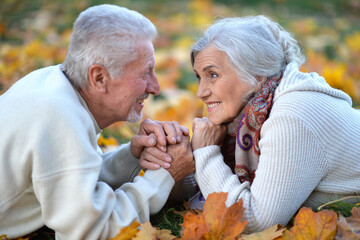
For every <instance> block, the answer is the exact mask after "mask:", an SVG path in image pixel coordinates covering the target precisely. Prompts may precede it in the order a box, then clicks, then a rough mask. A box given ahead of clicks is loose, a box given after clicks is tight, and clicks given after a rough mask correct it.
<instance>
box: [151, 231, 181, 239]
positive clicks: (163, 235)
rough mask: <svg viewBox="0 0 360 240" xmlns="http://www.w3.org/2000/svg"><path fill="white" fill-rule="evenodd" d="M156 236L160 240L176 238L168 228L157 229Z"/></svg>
mask: <svg viewBox="0 0 360 240" xmlns="http://www.w3.org/2000/svg"><path fill="white" fill-rule="evenodd" d="M156 237H157V238H158V239H160V240H174V239H175V238H176V237H175V236H174V235H172V234H171V231H170V230H168V229H161V230H157V232H156Z"/></svg>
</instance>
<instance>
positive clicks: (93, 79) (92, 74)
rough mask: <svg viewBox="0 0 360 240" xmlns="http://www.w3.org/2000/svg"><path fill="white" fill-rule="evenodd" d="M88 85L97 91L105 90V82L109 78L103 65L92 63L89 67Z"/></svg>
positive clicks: (103, 91) (102, 91)
mask: <svg viewBox="0 0 360 240" xmlns="http://www.w3.org/2000/svg"><path fill="white" fill-rule="evenodd" d="M88 74H89V83H90V86H91V87H92V88H93V89H94V90H95V91H97V92H99V93H105V92H106V84H107V82H108V80H109V74H108V72H107V70H106V69H105V67H104V66H102V65H99V64H93V65H91V66H90V67H89V71H88Z"/></svg>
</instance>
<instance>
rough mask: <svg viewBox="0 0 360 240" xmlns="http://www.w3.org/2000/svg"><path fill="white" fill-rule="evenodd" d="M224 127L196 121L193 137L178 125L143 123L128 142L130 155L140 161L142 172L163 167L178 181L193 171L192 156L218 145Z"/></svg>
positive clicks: (204, 121) (174, 123)
mask: <svg viewBox="0 0 360 240" xmlns="http://www.w3.org/2000/svg"><path fill="white" fill-rule="evenodd" d="M225 130H226V127H224V126H219V125H214V124H213V123H211V122H210V121H209V120H208V119H207V118H195V119H194V121H193V137H192V141H191V142H190V137H189V131H188V129H187V128H185V127H182V126H180V125H179V124H178V123H177V122H159V121H151V120H148V119H146V120H144V121H143V122H142V124H141V125H140V130H139V132H138V134H137V135H136V136H134V137H133V138H132V140H131V148H130V149H131V152H132V154H133V155H134V156H135V157H137V158H139V163H140V166H141V167H143V168H145V169H158V168H160V167H163V168H165V169H167V170H168V171H169V173H170V174H171V176H172V177H173V178H174V179H175V181H179V180H181V179H183V178H184V177H186V176H187V175H189V174H190V173H192V172H194V171H195V162H194V159H193V154H192V152H193V151H195V150H196V149H198V148H201V147H206V146H209V145H220V144H221V142H222V140H223V138H224V136H225Z"/></svg>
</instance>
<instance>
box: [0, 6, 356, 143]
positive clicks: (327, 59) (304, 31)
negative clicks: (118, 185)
mask: <svg viewBox="0 0 360 240" xmlns="http://www.w3.org/2000/svg"><path fill="white" fill-rule="evenodd" d="M103 3H111V4H116V5H120V6H124V7H128V8H130V9H133V10H137V11H139V12H140V13H142V14H144V15H145V16H146V17H148V18H149V19H150V20H151V21H152V22H153V23H154V24H155V25H156V26H157V28H158V32H159V37H158V38H157V39H156V41H155V50H156V51H155V54H156V61H157V63H156V64H157V66H156V73H157V76H158V79H159V83H160V86H161V95H160V96H158V97H155V98H154V97H152V98H150V99H149V100H147V101H146V103H145V108H144V117H147V118H151V119H156V120H167V121H170V120H176V121H178V122H180V124H182V125H184V126H186V127H188V128H190V129H191V123H192V119H193V118H194V117H199V116H202V115H203V112H204V111H203V105H202V103H201V102H200V101H199V100H198V99H196V96H195V93H196V89H197V84H196V79H195V77H194V75H193V73H192V69H191V64H190V59H189V50H190V48H191V45H192V44H193V43H194V41H196V39H197V38H198V37H199V36H200V34H201V32H202V30H204V29H205V28H206V27H207V26H208V25H209V24H211V23H212V22H213V21H214V20H215V19H218V18H222V17H235V16H246V15H258V14H265V15H268V16H271V17H272V18H274V19H275V20H277V21H278V22H279V23H280V24H281V25H282V26H283V27H285V28H286V29H287V30H289V31H290V32H293V33H294V35H295V37H296V39H298V41H299V44H300V46H301V47H302V49H303V51H304V53H305V54H306V56H307V63H306V64H305V65H304V66H303V67H302V70H303V71H316V72H318V73H319V74H321V75H323V76H324V77H325V79H326V80H327V81H328V82H329V84H330V85H332V86H333V87H335V88H338V89H341V90H343V91H345V92H347V93H348V94H349V95H350V96H351V97H352V99H353V102H354V106H355V107H358V106H359V104H360V98H359V96H360V94H359V93H360V0H329V1H314V0H293V1H290V0H269V1H261V0H238V1H236V0H185V1H170V0H167V1H165V0H151V1H145V0H133V1H130V0H118V1H116V0H109V1H95V0H79V1H73V0H64V1H45V0H31V1H30V0H29V1H27V0H1V2H0V94H1V93H3V92H4V91H6V90H7V89H8V88H9V87H10V86H11V85H12V84H13V83H14V82H16V81H17V80H18V79H20V78H21V77H22V76H24V75H26V74H27V73H29V72H31V71H33V70H35V69H37V68H41V67H44V66H48V65H53V64H59V63H61V62H62V61H63V60H64V58H65V55H66V50H67V45H68V42H69V38H70V35H71V31H72V24H73V22H74V20H75V19H76V17H77V16H78V14H79V13H80V12H81V11H82V10H84V9H86V8H87V7H89V6H93V5H97V4H103ZM137 127H138V125H137V124H127V123H118V124H114V125H112V126H110V127H109V128H107V129H105V130H104V131H103V134H102V136H101V138H100V139H99V144H101V145H103V146H104V147H108V146H112V145H117V144H119V143H121V142H124V141H127V140H128V139H129V138H130V137H131V136H132V135H133V134H134V133H135V132H136V131H137Z"/></svg>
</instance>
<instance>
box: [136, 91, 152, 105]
mask: <svg viewBox="0 0 360 240" xmlns="http://www.w3.org/2000/svg"><path fill="white" fill-rule="evenodd" d="M148 97H149V94H148V93H144V94H142V95H141V96H139V97H138V98H137V99H136V102H137V103H138V104H141V105H143V104H144V101H145V99H147V98H148Z"/></svg>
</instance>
